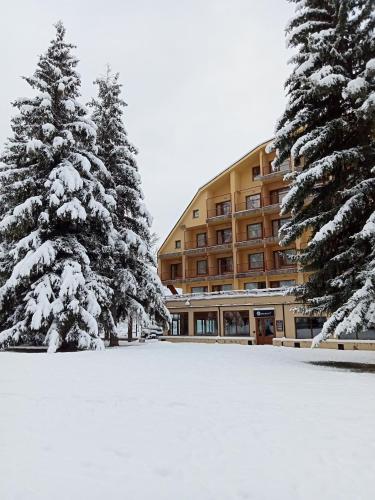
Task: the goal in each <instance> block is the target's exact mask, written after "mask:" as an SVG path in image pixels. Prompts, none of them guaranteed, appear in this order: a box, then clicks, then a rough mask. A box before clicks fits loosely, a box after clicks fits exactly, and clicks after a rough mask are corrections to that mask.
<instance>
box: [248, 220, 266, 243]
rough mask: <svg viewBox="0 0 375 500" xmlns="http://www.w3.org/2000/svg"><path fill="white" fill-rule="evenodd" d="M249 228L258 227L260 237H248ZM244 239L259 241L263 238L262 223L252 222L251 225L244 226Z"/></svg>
mask: <svg viewBox="0 0 375 500" xmlns="http://www.w3.org/2000/svg"><path fill="white" fill-rule="evenodd" d="M251 226H260V235H259V236H252V237H250V235H249V228H250V227H251ZM246 237H247V239H248V240H249V241H250V240H259V239H262V238H263V222H252V223H251V224H247V226H246Z"/></svg>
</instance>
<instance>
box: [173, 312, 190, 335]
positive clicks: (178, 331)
mask: <svg viewBox="0 0 375 500" xmlns="http://www.w3.org/2000/svg"><path fill="white" fill-rule="evenodd" d="M171 335H174V336H176V335H189V315H188V313H174V314H172V324H171Z"/></svg>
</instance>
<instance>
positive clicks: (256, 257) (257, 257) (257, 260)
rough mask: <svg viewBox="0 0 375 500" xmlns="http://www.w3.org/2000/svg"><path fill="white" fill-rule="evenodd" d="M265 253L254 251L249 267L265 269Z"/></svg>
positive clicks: (250, 256)
mask: <svg viewBox="0 0 375 500" xmlns="http://www.w3.org/2000/svg"><path fill="white" fill-rule="evenodd" d="M263 263H264V258H263V253H252V254H250V255H249V269H263Z"/></svg>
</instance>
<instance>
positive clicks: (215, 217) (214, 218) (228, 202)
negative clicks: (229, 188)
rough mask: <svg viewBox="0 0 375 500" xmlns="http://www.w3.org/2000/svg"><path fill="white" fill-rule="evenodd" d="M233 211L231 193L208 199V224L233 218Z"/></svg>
mask: <svg viewBox="0 0 375 500" xmlns="http://www.w3.org/2000/svg"><path fill="white" fill-rule="evenodd" d="M232 211H233V203H232V197H231V194H230V193H226V194H222V195H218V196H213V197H212V198H208V200H207V220H206V222H207V224H216V223H220V222H223V221H226V220H229V219H231V217H232Z"/></svg>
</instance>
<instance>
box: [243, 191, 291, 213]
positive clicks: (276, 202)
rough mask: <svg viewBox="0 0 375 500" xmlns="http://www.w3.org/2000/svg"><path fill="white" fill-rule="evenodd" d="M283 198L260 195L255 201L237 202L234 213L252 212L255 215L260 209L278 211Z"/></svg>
mask: <svg viewBox="0 0 375 500" xmlns="http://www.w3.org/2000/svg"><path fill="white" fill-rule="evenodd" d="M282 199H283V197H282V196H281V195H280V196H277V195H262V196H260V197H259V198H258V199H256V200H245V201H241V202H237V203H236V206H235V209H236V212H244V211H246V212H252V213H256V212H257V211H261V210H262V209H267V208H272V207H274V208H277V209H280V206H281V202H282Z"/></svg>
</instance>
